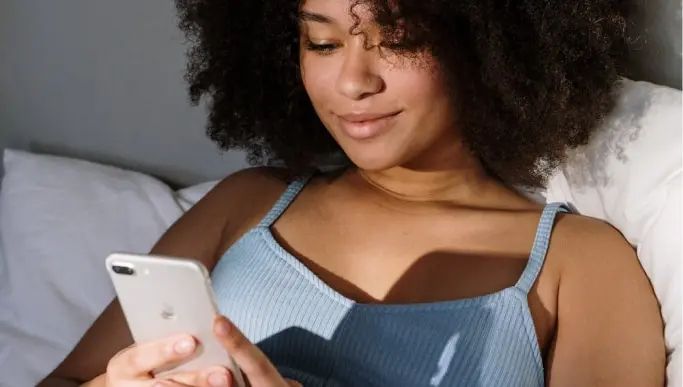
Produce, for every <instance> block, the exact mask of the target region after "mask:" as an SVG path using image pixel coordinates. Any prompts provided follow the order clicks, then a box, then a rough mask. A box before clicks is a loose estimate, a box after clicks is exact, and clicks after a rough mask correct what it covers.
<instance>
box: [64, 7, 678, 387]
mask: <svg viewBox="0 0 683 387" xmlns="http://www.w3.org/2000/svg"><path fill="white" fill-rule="evenodd" d="M178 8H179V10H180V13H181V17H182V23H181V26H182V27H183V28H184V30H185V31H186V32H188V34H189V36H190V37H191V38H193V41H194V42H195V43H196V46H195V47H194V50H193V51H192V52H191V65H190V72H189V81H190V83H191V88H190V91H191V95H192V98H193V100H194V101H195V102H198V101H199V100H200V98H201V97H202V96H203V95H206V96H208V97H210V102H211V114H210V123H209V130H208V132H209V135H210V136H211V138H212V139H214V140H215V141H216V142H217V143H218V144H219V145H220V146H221V147H222V148H224V149H233V148H238V149H246V150H248V151H249V155H250V156H251V159H252V160H253V161H255V162H260V161H264V160H265V161H274V162H279V163H281V164H283V165H284V166H285V169H275V168H270V169H263V168H257V169H251V170H247V171H242V172H239V173H237V174H235V175H233V176H230V177H228V178H226V179H225V180H224V181H223V182H221V183H220V184H219V185H218V186H217V187H216V188H215V189H214V190H213V191H212V192H210V193H209V194H208V195H207V196H206V198H204V199H203V200H202V201H201V202H200V203H198V204H197V205H196V206H195V207H194V208H193V209H192V210H191V211H190V212H188V213H187V215H186V216H184V217H183V218H182V219H181V220H179V221H178V222H177V224H175V225H174V226H173V227H172V228H171V229H170V230H169V231H168V232H167V234H166V235H164V237H163V238H162V239H161V240H160V241H159V243H158V244H157V245H156V246H155V247H154V249H153V253H154V254H163V255H171V256H181V257H192V258H196V259H199V260H201V261H202V262H203V263H204V264H206V265H207V267H209V268H210V269H212V270H213V274H212V276H213V282H214V287H215V291H216V295H217V298H218V301H219V304H220V309H221V313H223V314H225V315H226V316H227V317H228V318H229V319H230V321H231V322H232V324H231V323H230V322H228V320H226V319H225V318H219V319H218V320H217V322H216V333H217V337H218V339H219V340H221V342H223V343H224V345H225V347H226V348H227V349H228V350H229V351H230V352H231V354H232V355H233V356H234V357H235V359H236V361H237V363H238V364H239V366H240V367H241V368H242V369H243V371H244V374H245V376H246V377H247V379H249V380H250V383H251V385H252V386H254V387H270V386H285V385H288V384H287V383H294V381H296V382H299V383H302V384H303V385H305V386H323V385H325V386H428V385H431V386H455V385H458V386H503V385H505V386H542V385H544V384H545V385H548V386H551V387H562V386H620V387H625V386H637V387H645V386H661V385H663V383H664V381H663V379H664V364H665V354H664V344H663V337H662V334H663V333H662V322H661V319H660V316H659V313H658V307H657V302H656V300H655V297H654V295H653V292H652V290H651V288H650V285H649V283H648V280H647V278H646V276H645V275H644V273H643V271H642V270H641V268H640V266H639V264H638V261H637V259H636V256H635V253H634V251H633V249H632V248H631V247H630V246H629V245H628V243H627V242H626V241H625V240H624V239H623V238H622V237H621V236H620V235H619V233H618V232H617V231H615V230H614V229H612V228H611V227H610V226H608V225H606V224H604V223H602V222H599V221H596V220H593V219H589V218H585V217H581V216H578V215H572V214H568V213H567V212H568V211H567V210H566V208H565V207H564V206H562V205H558V204H550V205H547V206H545V207H543V206H539V205H538V204H536V203H534V202H533V201H531V200H529V199H527V198H526V197H525V196H523V195H521V194H520V193H519V192H518V191H517V190H515V189H514V188H513V187H520V186H524V187H530V188H534V187H542V186H543V184H544V182H545V181H546V179H547V177H548V176H549V174H550V173H551V172H552V171H553V170H554V169H555V168H556V167H557V166H558V165H560V164H561V163H562V161H563V160H564V158H565V152H566V151H567V150H568V149H571V148H575V147H577V146H579V145H583V144H585V143H586V142H587V141H588V139H589V138H590V136H591V134H592V133H593V132H594V131H595V130H597V128H598V127H599V125H600V122H601V120H602V119H603V117H604V116H605V115H606V114H607V113H608V112H609V111H610V109H611V108H612V106H613V104H614V91H615V85H616V83H617V81H618V76H619V74H620V67H619V55H620V54H621V53H622V52H623V50H624V42H625V37H624V24H625V22H624V19H623V17H622V16H621V14H620V13H619V10H618V9H616V6H615V5H614V4H613V2H611V1H607V0H592V1H583V2H572V1H569V2H568V1H557V2H547V1H534V0H526V1H516V2H499V1H486V0H461V1H431V0H420V1H408V0H395V1H389V2H385V1H381V0H367V1H354V2H349V1H348V0H306V1H303V2H301V3H297V2H296V1H292V0H282V1H280V2H276V1H273V0H269V1H255V0H253V1H241V2H232V3H230V4H228V3H226V2H225V1H219V0H194V1H192V0H179V1H178ZM339 151H343V155H344V157H345V158H346V162H345V163H344V166H343V167H341V168H338V169H334V170H333V171H331V172H330V171H328V172H320V171H318V172H315V173H312V172H311V167H312V166H314V165H319V163H321V162H324V161H329V157H330V156H331V155H335V154H338V153H339ZM316 163H317V164H316ZM178 286H182V284H178ZM238 328H239V329H238ZM240 330H241V331H243V333H242V332H241V331H240ZM183 340H185V341H183ZM187 340H189V341H187ZM183 343H184V344H185V345H182V344H183ZM131 344H132V339H131V337H130V334H129V332H128V331H127V328H126V324H125V321H124V319H123V317H122V314H121V310H120V307H119V306H118V304H117V303H116V302H114V303H113V304H112V305H110V306H109V308H107V310H106V311H105V312H104V313H103V314H102V316H101V317H100V318H99V319H98V320H97V321H96V322H95V324H94V325H93V326H92V327H91V328H90V330H89V331H88V332H87V333H86V335H85V337H84V338H83V339H82V341H81V342H80V343H79V344H78V346H77V347H76V348H75V350H74V351H73V352H72V353H71V354H70V355H69V357H68V358H67V359H66V360H65V361H64V362H63V364H62V365H61V366H60V367H59V368H58V369H57V370H55V372H54V374H53V375H54V376H55V377H62V378H69V379H73V380H79V381H86V380H89V379H93V380H92V381H91V382H89V383H86V385H88V386H112V387H114V386H116V387H119V386H150V385H156V384H154V383H159V384H158V385H166V386H178V385H228V383H230V375H229V374H228V373H227V372H226V371H225V370H224V369H222V368H215V369H211V370H206V371H202V373H200V374H197V375H194V374H185V375H177V376H176V377H174V378H173V380H166V381H160V380H155V379H154V378H153V377H151V376H150V370H152V369H154V368H155V367H158V366H160V365H162V364H165V363H167V362H169V361H172V360H175V359H178V358H182V357H184V356H188V354H189V353H191V352H192V351H193V350H194V348H196V343H194V341H192V340H191V338H189V337H181V338H169V339H168V340H166V341H164V342H159V343H147V344H143V345H139V346H130V345H131ZM174 344H177V345H176V346H175V347H174ZM124 348H125V349H124ZM174 348H175V350H174ZM98 375H99V376H98ZM286 378H288V379H289V380H290V381H289V382H287V381H286ZM210 381H212V382H214V383H212V384H210V383H209V382H210Z"/></svg>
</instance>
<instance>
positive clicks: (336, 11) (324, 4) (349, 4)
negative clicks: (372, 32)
mask: <svg viewBox="0 0 683 387" xmlns="http://www.w3.org/2000/svg"><path fill="white" fill-rule="evenodd" d="M301 11H302V12H305V13H310V14H315V15H320V16H324V17H325V18H326V19H329V24H337V25H339V26H349V25H353V24H355V23H356V22H358V21H360V22H370V21H371V20H372V19H373V17H372V13H371V12H370V11H369V7H368V6H366V5H365V4H363V1H362V0H360V1H359V0H304V1H302V2H301Z"/></svg>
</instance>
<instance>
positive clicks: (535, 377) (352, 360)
mask: <svg viewBox="0 0 683 387" xmlns="http://www.w3.org/2000/svg"><path fill="white" fill-rule="evenodd" d="M213 283H214V290H215V293H216V296H217V301H218V305H219V308H220V311H221V313H223V314H226V315H228V316H230V318H231V320H233V321H234V322H235V323H236V324H237V326H239V327H240V329H241V330H242V331H243V332H244V333H245V334H246V335H247V337H248V338H249V339H250V340H251V341H253V342H254V343H256V344H257V345H258V346H259V347H260V348H261V349H262V350H263V351H264V353H266V355H267V356H268V358H269V359H270V360H271V361H272V362H273V363H274V364H275V365H276V366H277V367H278V370H279V371H280V372H281V373H282V374H283V375H284V376H286V377H289V378H292V379H294V380H298V381H300V382H302V383H303V384H304V385H307V386H309V385H310V386H337V385H338V386H349V385H354V386H386V385H405V386H418V385H420V386H425V385H456V384H457V385H476V386H498V385H503V384H505V383H511V382H512V383H513V384H514V385H529V386H531V385H538V386H541V385H542V384H543V383H542V380H543V373H542V363H541V357H540V354H539V350H538V347H537V346H536V344H535V338H534V337H533V336H534V334H533V329H529V328H530V326H531V325H532V324H533V323H532V321H531V318H530V315H529V313H528V310H527V309H526V308H525V307H524V306H525V304H526V303H525V300H523V299H522V298H520V294H519V292H516V291H515V289H507V290H505V291H502V292H497V293H495V294H491V295H487V296H484V297H481V298H477V299H470V300H460V301H452V302H444V303H437V304H423V305H370V304H358V303H355V302H353V301H352V300H350V299H348V298H345V297H344V296H343V295H342V294H340V293H338V292H337V291H336V290H335V289H333V288H331V287H329V286H327V285H326V284H325V283H323V282H321V281H320V278H319V277H318V276H317V275H316V274H314V273H313V272H312V271H310V270H309V269H308V268H307V267H305V266H304V264H303V263H301V262H300V261H299V260H298V259H296V258H294V257H293V256H291V255H288V254H286V253H285V252H284V251H283V250H281V249H280V247H279V245H278V244H276V242H275V240H274V239H272V238H271V234H270V233H269V232H268V231H267V230H263V229H261V230H256V231H254V232H251V233H249V234H248V235H247V236H246V237H245V238H243V239H242V240H241V241H240V242H238V243H237V244H236V245H235V246H233V248H231V249H230V250H229V251H228V253H226V255H225V256H224V257H223V258H222V259H221V260H220V262H219V263H218V265H217V266H216V268H215V270H214V272H213ZM503 376H504V379H505V380H501V379H500V378H501V377H503Z"/></svg>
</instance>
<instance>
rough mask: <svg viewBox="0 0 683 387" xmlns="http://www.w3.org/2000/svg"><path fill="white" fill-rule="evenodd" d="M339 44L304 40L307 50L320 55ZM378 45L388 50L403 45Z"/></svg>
mask: <svg viewBox="0 0 683 387" xmlns="http://www.w3.org/2000/svg"><path fill="white" fill-rule="evenodd" d="M338 46H339V45H337V44H331V43H329V44H315V43H313V42H311V41H310V40H306V49H307V50H309V51H313V52H316V53H318V54H320V55H330V54H332V52H333V51H334V50H335V49H337V48H338ZM380 47H382V48H384V49H386V50H389V51H392V52H393V51H401V50H403V49H404V48H405V47H404V46H403V45H401V44H400V43H386V44H381V45H380Z"/></svg>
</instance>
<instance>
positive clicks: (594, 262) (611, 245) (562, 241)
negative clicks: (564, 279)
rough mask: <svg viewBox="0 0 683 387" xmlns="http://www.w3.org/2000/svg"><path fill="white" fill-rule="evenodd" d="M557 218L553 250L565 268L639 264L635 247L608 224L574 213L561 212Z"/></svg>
mask: <svg viewBox="0 0 683 387" xmlns="http://www.w3.org/2000/svg"><path fill="white" fill-rule="evenodd" d="M558 218H559V219H558V221H557V224H556V226H555V229H554V231H553V241H552V246H551V249H552V250H553V253H554V255H556V256H557V258H558V259H559V260H561V265H562V267H563V269H572V268H586V267H590V266H604V265H608V266H609V265H628V266H633V265H636V266H638V265H639V262H638V259H637V257H636V252H635V249H634V248H633V247H632V246H631V245H630V244H629V242H628V241H627V240H626V238H624V236H623V235H622V234H621V233H620V232H619V230H617V229H616V228H615V227H613V226H612V225H610V224H609V223H607V222H605V221H603V220H600V219H595V218H591V217H587V216H582V215H575V214H561V215H559V216H558Z"/></svg>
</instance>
